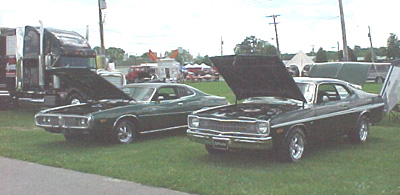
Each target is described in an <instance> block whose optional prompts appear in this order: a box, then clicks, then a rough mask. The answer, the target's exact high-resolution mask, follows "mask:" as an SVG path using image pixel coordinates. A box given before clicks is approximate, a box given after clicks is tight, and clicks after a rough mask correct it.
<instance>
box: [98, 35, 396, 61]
mask: <svg viewBox="0 0 400 195" xmlns="http://www.w3.org/2000/svg"><path fill="white" fill-rule="evenodd" d="M94 49H95V50H96V51H97V52H98V53H99V51H100V48H99V47H95V48H94ZM233 51H234V53H235V54H255V55H278V52H277V49H276V47H275V46H274V45H272V44H271V43H269V42H268V41H264V40H262V39H259V38H257V37H255V36H248V37H246V38H245V39H244V40H243V41H242V42H241V43H238V44H236V46H235V48H233ZM373 51H374V54H375V62H377V61H379V60H381V61H382V59H378V58H377V56H386V58H385V59H383V61H391V60H393V59H396V58H400V41H399V39H398V37H397V35H396V34H394V33H390V36H389V38H388V39H387V47H380V48H373ZM173 52H174V50H171V51H169V52H165V54H164V56H169V55H170V54H172V53H173ZM348 52H349V58H350V59H349V60H350V61H357V58H358V57H364V59H363V60H362V61H365V62H371V61H372V53H371V49H370V48H361V47H360V46H357V45H356V46H354V48H350V47H348ZM294 55H295V54H287V53H286V54H282V55H281V58H282V60H290V59H291V58H292V57H293V56H294ZM307 55H308V56H315V59H314V61H315V62H329V61H341V60H342V59H343V51H342V50H339V51H326V50H324V49H323V48H322V47H321V48H319V49H318V51H317V52H316V53H315V52H313V51H311V52H309V53H307ZM106 57H107V58H108V60H109V62H115V63H116V65H122V66H124V65H126V66H128V65H139V64H141V63H149V62H152V60H150V59H149V58H148V52H145V53H143V54H142V55H140V56H134V55H129V56H128V55H127V53H126V52H125V51H124V50H123V49H121V48H116V47H109V48H108V49H106ZM175 59H176V61H178V62H179V63H180V64H182V65H183V64H187V63H198V64H202V63H204V64H207V65H212V62H211V60H210V58H209V56H208V55H206V56H197V57H193V55H192V54H190V52H189V51H188V50H185V49H183V50H182V51H181V53H179V55H178V56H177V57H176V58H175Z"/></svg>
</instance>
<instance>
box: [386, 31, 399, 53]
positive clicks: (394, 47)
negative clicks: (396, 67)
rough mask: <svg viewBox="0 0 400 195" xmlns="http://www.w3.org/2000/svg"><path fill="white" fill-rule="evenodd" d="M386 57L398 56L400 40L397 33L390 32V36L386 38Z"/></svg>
mask: <svg viewBox="0 0 400 195" xmlns="http://www.w3.org/2000/svg"><path fill="white" fill-rule="evenodd" d="M386 57H387V58H388V59H395V58H396V57H400V42H399V40H398V38H397V35H396V34H394V33H390V36H389V38H388V40H387V49H386Z"/></svg>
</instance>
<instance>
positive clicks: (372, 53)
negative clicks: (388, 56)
mask: <svg viewBox="0 0 400 195" xmlns="http://www.w3.org/2000/svg"><path fill="white" fill-rule="evenodd" d="M368 37H369V43H370V44H371V60H372V62H375V52H374V48H373V47H372V36H371V28H370V27H369V26H368Z"/></svg>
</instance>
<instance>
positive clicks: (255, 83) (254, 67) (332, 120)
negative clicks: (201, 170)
mask: <svg viewBox="0 0 400 195" xmlns="http://www.w3.org/2000/svg"><path fill="white" fill-rule="evenodd" d="M212 61H213V63H214V65H215V66H216V67H217V68H218V70H219V72H220V73H221V75H222V76H223V77H224V79H225V81H226V82H227V83H228V85H229V87H230V88H231V89H232V91H233V92H234V94H235V96H236V98H237V100H243V99H245V101H243V102H242V103H237V102H236V103H235V104H233V105H227V106H222V107H217V108H210V109H205V110H200V111H197V112H194V113H193V114H191V115H189V116H188V126H189V129H188V130H187V135H188V137H189V139H190V140H192V141H195V142H198V143H202V144H205V147H206V149H207V151H208V152H209V153H210V154H218V153H223V152H229V151H231V150H234V149H270V148H272V149H274V150H275V152H277V154H278V157H279V158H280V159H281V160H283V161H287V162H296V161H298V160H300V159H301V158H302V156H303V154H304V152H305V151H306V150H307V147H308V142H309V141H312V140H321V139H326V138H329V137H333V136H341V135H347V136H348V138H349V139H350V141H351V142H353V143H364V142H365V141H366V140H367V137H368V134H369V126H370V124H371V123H375V122H378V121H379V120H381V119H382V116H383V106H384V103H383V100H382V98H381V97H379V96H378V95H376V94H370V93H366V92H364V91H362V90H360V89H359V87H356V86H354V85H352V84H350V83H348V82H345V81H341V80H337V79H330V78H292V77H291V76H290V75H289V73H288V71H287V70H286V68H285V66H284V65H283V63H282V61H281V60H280V59H279V57H277V56H248V55H246V56H242V55H239V56H221V57H214V58H212Z"/></svg>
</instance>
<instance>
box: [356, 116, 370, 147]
mask: <svg viewBox="0 0 400 195" xmlns="http://www.w3.org/2000/svg"><path fill="white" fill-rule="evenodd" d="M358 128H359V136H360V141H361V142H365V141H366V140H367V137H368V133H369V128H368V122H367V121H366V120H361V122H360V125H359V127H358Z"/></svg>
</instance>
